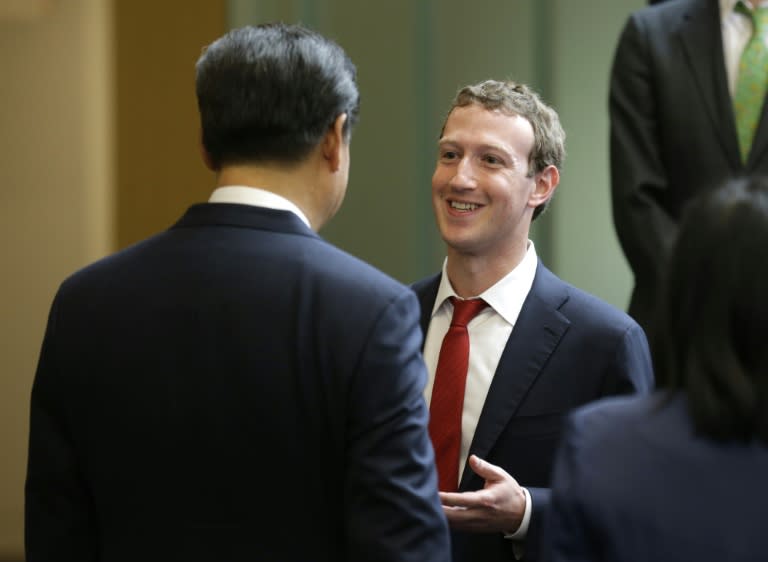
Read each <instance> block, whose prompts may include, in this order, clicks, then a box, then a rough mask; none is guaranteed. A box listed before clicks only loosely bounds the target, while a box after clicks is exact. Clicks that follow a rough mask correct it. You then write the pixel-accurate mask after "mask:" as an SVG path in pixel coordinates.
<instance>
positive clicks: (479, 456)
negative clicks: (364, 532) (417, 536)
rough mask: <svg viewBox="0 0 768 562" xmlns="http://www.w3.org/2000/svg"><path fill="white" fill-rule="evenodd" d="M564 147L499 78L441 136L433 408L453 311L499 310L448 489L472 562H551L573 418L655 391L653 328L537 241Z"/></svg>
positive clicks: (468, 401)
mask: <svg viewBox="0 0 768 562" xmlns="http://www.w3.org/2000/svg"><path fill="white" fill-rule="evenodd" d="M564 141H565V134H564V132H563V130H562V127H561V126H560V122H559V119H558V116H557V114H556V113H555V111H554V110H552V109H551V108H550V107H548V106H546V105H545V104H544V103H543V102H542V101H541V100H540V99H539V97H538V96H537V95H536V94H535V92H533V91H531V90H530V89H529V88H527V87H526V86H525V85H521V84H515V83H512V82H498V81H493V80H489V81H486V82H482V83H480V84H476V85H473V86H467V87H464V88H462V89H461V90H460V91H459V93H458V94H457V96H456V98H455V100H454V101H453V104H452V108H451V110H450V112H449V114H448V117H447V119H446V121H445V124H444V126H443V130H442V133H441V135H440V140H439V146H438V160H437V165H436V168H435V172H434V175H433V177H432V202H433V207H434V212H435V217H436V221H437V225H438V228H439V230H440V233H441V235H442V238H443V240H444V241H445V243H446V245H447V258H446V260H445V262H444V265H443V270H442V273H440V274H438V275H435V276H433V277H431V278H428V279H425V280H422V281H420V282H418V283H416V284H414V289H415V290H416V292H417V294H418V296H419V300H420V302H421V314H422V327H423V329H424V332H425V334H426V337H425V345H424V358H425V360H426V362H427V367H428V370H429V372H430V382H429V383H428V385H427V389H426V392H425V394H426V397H427V399H428V400H429V401H430V410H431V412H433V413H434V412H435V409H436V408H438V409H439V408H441V404H439V403H438V402H439V400H440V399H439V398H436V396H441V393H434V392H433V390H434V389H435V388H436V387H437V386H438V385H439V384H442V383H440V376H441V375H440V374H439V373H436V371H437V370H438V369H437V368H436V365H438V364H439V363H440V359H439V356H440V355H441V353H442V349H441V346H442V342H443V337H444V335H446V333H447V332H448V331H449V326H448V325H449V322H450V321H451V315H452V314H453V310H454V309H455V308H456V306H455V305H454V304H452V302H458V301H463V300H471V299H482V300H484V301H485V303H487V306H486V307H485V308H484V309H483V310H482V311H481V312H480V313H479V314H478V315H477V316H476V317H475V318H474V319H473V320H471V321H470V322H469V324H468V325H467V330H468V336H469V359H468V372H467V373H466V376H467V378H466V384H465V389H466V390H465V394H464V397H463V405H462V407H461V411H460V412H459V414H460V416H459V417H460V419H459V423H458V427H457V429H456V432H457V433H459V434H460V435H459V439H460V455H459V457H458V464H459V468H460V476H459V481H458V482H457V484H458V492H450V491H449V492H445V491H441V499H442V501H443V505H444V508H445V510H446V514H447V516H448V520H449V523H450V525H451V527H452V531H453V532H452V542H453V556H454V560H456V561H459V562H474V561H477V560H483V561H484V562H494V561H499V562H500V561H504V560H514V559H523V560H537V559H538V551H539V549H538V542H539V540H540V539H539V532H540V528H541V521H542V519H543V518H544V516H545V513H546V511H547V506H548V503H549V490H548V485H549V474H550V470H551V465H552V460H553V455H554V451H555V447H556V444H557V441H558V438H559V435H560V431H561V423H562V420H563V417H564V415H565V414H566V413H567V412H569V411H570V410H571V409H573V408H575V407H576V406H579V405H581V404H584V403H586V402H589V401H592V400H595V399H597V398H599V397H602V396H605V395H612V394H619V393H629V392H647V391H649V390H650V388H651V386H652V384H653V375H652V369H651V362H650V357H649V353H648V345H647V342H646V339H645V335H644V333H643V331H642V329H641V328H640V326H638V325H637V323H636V322H634V321H633V320H632V319H631V318H630V317H629V316H627V315H626V314H624V313H623V312H621V311H620V310H618V309H616V308H615V307H612V306H610V305H609V304H607V303H605V302H603V301H601V300H599V299H598V298H596V297H594V296H591V295H588V294H587V293H585V292H583V291H580V290H578V289H576V288H575V287H573V286H571V285H569V284H567V283H565V282H564V281H562V280H560V279H558V278H557V277H556V276H555V275H554V274H553V273H552V272H550V271H549V270H548V269H547V268H546V267H544V265H542V264H541V263H540V262H539V261H538V258H537V257H536V251H535V248H534V245H533V243H532V242H531V241H530V240H529V239H528V234H529V229H530V225H531V221H532V220H533V218H534V217H536V216H538V215H539V214H540V213H541V212H542V211H543V210H544V208H545V206H546V205H547V204H548V202H549V200H550V199H551V197H552V195H553V193H554V191H555V188H556V187H557V184H558V182H559V179H560V166H561V165H562V161H563V158H564V156H565V147H564ZM452 299H458V301H453V300H452ZM462 389H463V388H462ZM443 429H444V428H443ZM430 430H431V432H432V426H430ZM432 437H433V439H435V440H436V437H435V433H434V432H432ZM435 448H436V450H437V452H438V471H439V472H441V471H442V470H443V469H444V468H445V466H444V465H442V464H441V450H442V449H441V448H442V443H440V442H437V440H436V442H435ZM450 468H452V464H449V465H448V469H450ZM442 477H443V473H442V472H441V481H442V480H443V478H442ZM518 482H519V484H518ZM447 488H448V489H451V488H452V486H451V485H450V483H449V485H448V486H447ZM444 489H445V488H443V490H444Z"/></svg>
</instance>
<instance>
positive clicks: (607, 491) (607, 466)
mask: <svg viewBox="0 0 768 562" xmlns="http://www.w3.org/2000/svg"><path fill="white" fill-rule="evenodd" d="M566 427H567V429H566V431H565V434H564V438H563V444H562V447H561V448H560V451H559V453H558V455H557V461H556V463H555V472H554V477H553V484H552V508H551V513H550V519H549V521H548V528H547V534H548V535H549V536H550V537H551V540H548V541H547V544H550V545H551V546H552V553H551V556H549V557H548V558H549V559H551V562H575V561H579V562H585V561H588V560H617V561H618V560H620V561H622V562H647V561H648V560H654V561H658V562H690V561H692V560H723V561H726V560H727V561H728V562H754V561H756V560H765V559H766V552H768V533H766V523H765V509H766V502H768V491H766V490H767V488H766V482H765V475H766V474H768V448H766V447H765V445H758V444H757V443H749V444H746V445H744V444H736V443H734V444H719V443H715V442H712V441H710V440H708V439H705V438H702V437H699V436H695V435H694V432H693V429H692V427H691V423H690V421H689V417H688V412H687V404H686V402H685V399H684V398H683V397H682V396H676V397H675V398H674V400H673V401H672V402H668V403H667V404H666V405H663V406H660V396H659V395H655V396H644V397H631V398H620V399H618V398H615V399H610V400H605V401H601V402H598V403H597V404H593V405H590V406H587V407H585V408H584V409H583V410H579V411H577V412H576V413H575V414H574V415H573V417H572V418H571V419H570V420H569V421H568V424H567V426H566Z"/></svg>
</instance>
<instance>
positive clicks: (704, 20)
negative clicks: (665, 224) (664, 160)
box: [672, 0, 742, 169]
mask: <svg viewBox="0 0 768 562" xmlns="http://www.w3.org/2000/svg"><path fill="white" fill-rule="evenodd" d="M719 10H720V6H719V3H718V2H717V1H715V0H708V1H705V2H701V1H699V0H696V1H693V2H689V3H688V9H687V10H686V11H685V12H684V13H683V15H682V18H681V19H680V21H679V23H678V29H677V35H678V37H679V40H680V44H681V47H682V50H683V52H684V54H685V58H686V60H687V62H688V64H689V66H690V67H691V71H692V73H693V76H694V79H695V82H696V85H697V86H698V90H699V95H700V96H701V97H702V98H703V99H704V105H705V106H706V108H707V113H708V114H709V118H710V120H711V121H712V126H713V135H714V136H715V137H717V138H718V139H719V141H720V144H721V145H722V147H723V151H724V152H725V154H726V155H727V157H728V159H729V160H730V161H731V162H732V163H733V164H734V169H740V168H741V167H742V164H741V157H740V155H739V146H738V138H737V136H736V123H735V121H734V117H733V104H732V102H731V94H730V92H729V90H728V76H727V74H726V71H725V56H724V54H723V41H722V33H721V31H720V13H719ZM672 78H673V79H674V78H675V77H672ZM680 103H681V104H685V100H680Z"/></svg>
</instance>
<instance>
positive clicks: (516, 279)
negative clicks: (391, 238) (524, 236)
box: [432, 240, 538, 326]
mask: <svg viewBox="0 0 768 562" xmlns="http://www.w3.org/2000/svg"><path fill="white" fill-rule="evenodd" d="M447 263H448V259H447V258H446V259H445V260H444V261H443V275H442V276H441V278H440V286H439V287H438V289H437V298H435V305H434V307H433V308H432V316H434V315H435V314H436V313H437V311H438V310H439V309H440V307H441V306H443V304H444V303H445V301H446V300H447V299H448V298H450V297H458V295H457V294H456V291H454V290H453V287H452V286H451V282H450V281H449V280H448V273H447V271H446V264H447ZM537 264H538V257H537V256H536V248H535V247H534V245H533V241H531V240H529V241H528V249H527V250H526V252H525V256H523V260H522V261H521V262H520V263H519V264H517V266H516V267H515V268H514V269H513V270H512V271H510V272H509V273H507V274H506V275H505V276H504V277H502V278H501V279H499V280H498V281H497V282H496V283H495V284H494V285H492V286H491V287H489V288H488V289H486V290H485V291H483V293H482V294H480V295H475V296H476V297H479V298H481V299H483V300H484V301H485V302H487V303H488V306H490V307H491V308H492V309H493V310H494V311H495V312H496V313H497V314H498V315H499V316H501V317H502V318H504V320H506V321H507V322H509V323H510V324H512V325H513V326H514V325H515V323H516V322H517V317H518V316H519V315H520V310H521V309H522V308H523V302H525V299H526V297H527V296H528V293H529V292H530V290H531V286H532V285H533V278H534V277H535V276H536V266H537Z"/></svg>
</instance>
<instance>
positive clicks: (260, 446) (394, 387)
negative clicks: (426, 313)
mask: <svg viewBox="0 0 768 562" xmlns="http://www.w3.org/2000/svg"><path fill="white" fill-rule="evenodd" d="M196 69H197V76H196V90H197V98H198V107H199V110H200V117H201V123H202V143H203V149H204V153H205V159H206V162H207V163H208V165H209V166H210V167H211V169H212V170H214V171H215V172H216V182H217V188H216V189H215V190H214V191H213V193H212V195H211V197H210V200H209V202H207V203H203V204H197V205H193V206H192V207H190V208H189V209H188V210H187V212H186V213H185V214H184V215H183V216H182V218H181V219H180V220H179V221H178V222H177V223H176V224H175V225H173V226H172V227H171V228H170V229H168V230H167V231H165V232H162V233H160V234H157V235H156V236H154V237H151V238H149V239H147V240H145V241H143V242H140V243H138V244H136V245H134V246H132V247H130V248H128V249H126V250H123V251H121V252H118V253H116V254H115V255H112V256H110V257H107V258H105V259H103V260H100V261H98V262H96V263H94V264H92V265H90V266H88V267H86V268H85V269H83V270H81V271H79V272H77V273H75V274H74V275H73V276H71V277H70V278H69V279H67V280H66V281H64V283H63V284H62V285H61V287H60V288H59V291H58V293H57V295H56V297H55V299H54V302H53V305H52V308H51V312H50V316H49V322H48V327H47V331H46V336H45V339H44V342H43V347H42V351H41V354H40V360H39V364H38V369H37V373H36V376H35V382H34V386H33V390H32V402H31V427H30V444H29V460H28V470H27V483H26V530H25V532H26V537H25V540H26V555H27V558H26V559H27V561H28V562H38V561H45V562H56V561H75V560H77V561H84V560H94V561H95V560H99V561H106V562H115V561H131V562H135V561H137V560H150V561H151V560H162V561H164V562H165V561H169V560H184V561H185V562H188V561H191V562H194V561H210V560H227V561H234V560H281V561H291V560H295V561H300V560H301V561H304V560H310V559H311V560H318V561H329V562H330V561H334V562H336V561H339V560H350V561H358V560H377V561H393V562H394V561H414V562H422V561H425V560H426V561H434V562H445V561H446V560H450V552H449V538H448V529H447V525H446V521H445V516H444V515H443V513H442V510H441V507H440V503H439V498H438V495H437V485H436V484H437V479H436V475H435V469H434V463H433V461H434V458H433V453H432V448H431V444H430V441H429V437H428V433H427V425H426V424H427V416H428V412H427V408H426V404H425V403H424V398H423V389H424V385H425V382H426V373H425V369H424V364H423V362H422V359H421V355H420V348H419V346H420V344H421V335H420V332H419V326H418V303H417V301H416V298H415V296H414V294H413V292H412V291H410V290H409V289H408V288H407V287H405V286H403V285H402V284H400V283H398V282H396V281H394V280H393V279H391V278H389V277H387V276H385V275H384V274H383V273H381V272H379V271H377V270H376V269H374V268H373V267H371V266H369V265H367V264H365V263H363V262H362V261H360V260H358V259H356V258H354V257H352V256H350V255H348V254H346V253H344V252H342V251H341V250H339V249H337V248H335V247H333V246H332V245H330V244H328V243H327V242H325V241H324V240H322V239H321V238H320V237H319V236H318V235H317V234H316V233H315V231H316V230H318V229H319V228H321V227H322V226H323V224H325V223H326V221H328V220H329V219H330V218H331V217H332V216H333V215H334V213H336V211H337V210H338V208H339V205H340V204H341V202H342V199H343V197H344V193H345V190H346V186H347V176H348V168H349V137H350V132H351V129H352V126H353V124H354V123H355V121H356V119H357V115H358V108H359V95H358V90H357V86H356V83H355V67H354V65H353V64H352V62H351V61H350V60H349V58H348V57H347V56H346V54H345V53H344V51H343V50H342V49H341V48H340V47H339V46H338V45H336V44H335V43H333V42H332V41H330V40H328V39H326V38H323V37H322V36H320V35H318V34H316V33H314V32H312V31H309V30H307V29H305V28H302V27H300V26H289V25H282V24H273V25H263V26H257V27H246V28H242V29H238V30H234V31H231V32H229V33H228V34H226V35H225V36H223V37H222V38H220V39H218V40H217V41H215V42H213V43H212V44H211V45H210V46H209V47H208V48H207V49H206V50H205V51H204V52H203V54H202V56H201V57H200V59H199V60H198V62H197V66H196Z"/></svg>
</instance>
